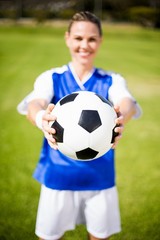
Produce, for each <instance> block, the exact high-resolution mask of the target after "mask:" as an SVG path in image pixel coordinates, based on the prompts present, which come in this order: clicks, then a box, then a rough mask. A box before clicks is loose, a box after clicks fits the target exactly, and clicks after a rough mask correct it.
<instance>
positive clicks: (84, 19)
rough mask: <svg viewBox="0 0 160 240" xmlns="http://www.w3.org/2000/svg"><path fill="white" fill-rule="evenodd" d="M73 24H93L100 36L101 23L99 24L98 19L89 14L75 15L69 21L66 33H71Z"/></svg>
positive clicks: (79, 13)
mask: <svg viewBox="0 0 160 240" xmlns="http://www.w3.org/2000/svg"><path fill="white" fill-rule="evenodd" d="M74 22H91V23H94V24H95V25H96V26H97V28H98V31H99V35H100V36H102V27H101V22H100V20H99V18H98V17H97V16H96V15H94V14H93V13H91V12H88V11H84V12H78V13H75V14H74V15H73V17H72V19H71V21H70V24H69V26H68V32H69V33H70V31H71V27H72V25H73V23H74Z"/></svg>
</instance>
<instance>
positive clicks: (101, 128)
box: [50, 91, 117, 161]
mask: <svg viewBox="0 0 160 240" xmlns="http://www.w3.org/2000/svg"><path fill="white" fill-rule="evenodd" d="M51 114H53V115H55V116H56V120H55V121H54V122H50V126H51V127H52V128H54V129H55V130H56V134H53V137H54V138H55V139H56V141H57V145H58V150H59V151H60V152H61V153H63V154H64V155H66V156H68V157H70V158H72V159H75V160H83V161H85V160H93V159H96V158H98V157H101V156H102V155H104V154H105V153H106V152H107V151H108V150H109V149H110V148H111V147H112V145H113V142H114V128H115V118H116V116H117V114H116V112H115V110H114V108H113V106H112V105H111V103H110V102H109V101H108V100H106V99H105V98H103V97H102V96H100V95H98V94H96V93H94V92H89V91H80V92H74V93H72V94H69V95H67V96H65V97H63V98H62V99H60V100H59V101H58V102H57V104H56V105H55V107H54V109H53V111H52V113H51Z"/></svg>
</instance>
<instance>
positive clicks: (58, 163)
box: [18, 12, 140, 240]
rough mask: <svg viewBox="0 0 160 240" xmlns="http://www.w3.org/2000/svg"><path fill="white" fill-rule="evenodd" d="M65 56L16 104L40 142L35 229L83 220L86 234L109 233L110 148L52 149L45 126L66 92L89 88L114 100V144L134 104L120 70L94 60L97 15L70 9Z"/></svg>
mask: <svg viewBox="0 0 160 240" xmlns="http://www.w3.org/2000/svg"><path fill="white" fill-rule="evenodd" d="M65 42H66V45H67V47H68V49H69V51H70V55H71V61H70V62H69V63H68V64H66V65H64V66H61V67H58V68H53V69H51V70H48V71H45V72H44V73H42V74H41V75H40V76H39V77H38V78H37V79H36V81H35V84H34V90H33V91H32V92H31V94H30V95H28V96H27V97H26V98H25V99H24V100H23V101H22V102H21V103H20V104H19V106H18V110H19V112H20V113H22V114H27V117H28V119H29V121H31V122H32V123H33V124H34V125H36V126H37V127H39V128H40V129H42V131H43V132H44V136H45V138H44V143H43V147H42V150H41V154H40V160H39V162H38V165H37V167H36V170H35V172H34V177H35V178H36V179H37V180H38V181H39V182H40V184H41V195H40V201H39V208H38V214H37V222H36V235H37V236H38V237H39V238H40V239H41V240H42V239H43V240H49V239H50V240H57V239H60V238H62V236H63V235H64V233H65V232H66V231H68V230H73V229H75V227H76V225H77V224H85V225H86V229H87V231H88V236H89V239H90V240H98V239H99V240H100V239H104V240H106V239H109V236H111V235H113V234H115V233H118V232H120V230H121V224H120V213H119V206H118V196H117V188H116V182H115V167H114V149H111V150H109V151H108V152H107V153H106V154H105V155H103V156H102V157H100V158H98V159H96V160H93V161H75V160H73V159H71V158H69V157H66V156H64V155H63V154H62V153H60V152H59V151H58V150H57V144H56V140H55V139H54V138H53V136H52V133H53V134H54V133H55V129H52V128H50V127H49V121H51V120H55V117H54V116H52V115H51V114H50V113H51V111H52V109H53V108H54V104H56V103H57V101H58V100H59V99H61V98H62V97H64V96H65V95H67V94H70V93H72V92H76V91H84V90H85V91H92V92H95V93H97V94H100V95H102V96H103V97H105V98H106V99H108V100H109V101H111V102H112V103H113V105H114V106H115V110H116V111H117V113H118V117H117V119H116V124H117V127H116V129H115V132H117V133H118V134H119V135H118V136H117V137H116V138H115V143H114V147H115V145H116V144H117V142H118V140H119V139H120V137H121V134H122V130H123V125H124V124H125V123H126V122H128V121H129V120H130V119H131V118H132V117H135V118H136V117H138V116H139V114H140V109H139V106H138V104H137V103H136V101H135V99H134V98H133V96H132V95H131V93H130V92H129V91H128V89H127V87H126V82H125V80H124V78H123V77H122V76H120V75H119V74H116V73H113V72H112V73H111V72H107V71H105V70H103V69H100V68H96V67H95V66H94V60H95V57H96V54H97V52H98V49H99V47H100V45H101V43H102V29H101V23H100V21H99V19H98V18H97V17H96V16H95V15H94V14H92V13H90V12H79V13H76V14H75V15H74V16H73V18H72V20H71V22H70V24H69V27H68V30H67V32H66V33H65Z"/></svg>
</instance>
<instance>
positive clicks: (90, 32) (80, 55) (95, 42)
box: [65, 21, 102, 65]
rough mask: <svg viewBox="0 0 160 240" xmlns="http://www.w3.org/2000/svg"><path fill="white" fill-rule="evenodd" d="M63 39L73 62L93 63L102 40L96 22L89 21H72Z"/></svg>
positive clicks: (81, 63)
mask: <svg viewBox="0 0 160 240" xmlns="http://www.w3.org/2000/svg"><path fill="white" fill-rule="evenodd" d="M65 39H66V44H67V46H68V48H69V49H70V53H71V56H72V61H73V62H74V63H75V64H80V65H88V64H89V65H92V64H93V60H94V58H95V55H96V53H97V51H98V49H99V46H100V43H101V41H102V38H101V36H100V33H99V30H98V27H97V26H96V24H94V23H92V22H89V21H79V22H78V21H77V22H74V23H73V25H72V27H71V30H70V32H67V33H66V35H65Z"/></svg>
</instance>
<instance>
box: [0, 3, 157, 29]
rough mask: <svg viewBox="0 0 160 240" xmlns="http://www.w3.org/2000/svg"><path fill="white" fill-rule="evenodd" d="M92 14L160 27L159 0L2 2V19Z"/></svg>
mask: <svg viewBox="0 0 160 240" xmlns="http://www.w3.org/2000/svg"><path fill="white" fill-rule="evenodd" d="M84 10H87V11H92V12H94V13H96V14H97V15H98V16H99V17H100V18H101V20H104V21H125V22H136V23H139V24H141V25H143V26H145V27H146V26H147V27H155V28H160V1H159V0H87V1H86V0H78V1H76V0H6V1H4V0H0V18H10V19H14V20H17V19H19V18H34V19H36V20H37V21H38V22H42V21H45V20H46V19H69V18H70V17H71V16H72V15H73V14H74V13H75V12H76V11H84Z"/></svg>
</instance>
